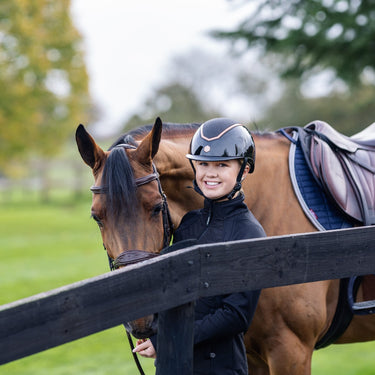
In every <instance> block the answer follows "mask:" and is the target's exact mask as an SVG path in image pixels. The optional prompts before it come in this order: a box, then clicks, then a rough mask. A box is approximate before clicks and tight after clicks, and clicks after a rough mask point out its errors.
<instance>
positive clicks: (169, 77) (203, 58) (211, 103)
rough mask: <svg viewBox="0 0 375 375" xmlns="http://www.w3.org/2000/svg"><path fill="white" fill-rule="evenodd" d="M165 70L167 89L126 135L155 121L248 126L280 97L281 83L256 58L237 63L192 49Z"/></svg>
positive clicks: (163, 87) (158, 91)
mask: <svg viewBox="0 0 375 375" xmlns="http://www.w3.org/2000/svg"><path fill="white" fill-rule="evenodd" d="M165 70H166V73H165V74H164V75H163V77H165V81H164V83H162V84H160V85H159V87H157V88H156V89H155V90H154V92H153V93H151V95H150V96H149V97H148V98H147V99H146V101H145V102H144V103H143V105H142V106H141V107H140V108H139V110H137V111H136V113H135V114H134V115H133V116H132V117H131V118H130V119H129V120H127V121H126V123H125V124H124V129H125V130H129V129H131V128H133V127H136V126H139V125H141V124H144V123H153V121H154V119H155V117H156V116H160V117H161V118H162V120H163V121H166V122H178V123H181V122H203V121H206V120H208V119H209V118H213V117H218V116H227V117H233V119H236V120H238V121H243V122H244V123H249V122H250V121H253V120H255V119H256V118H257V117H259V116H260V114H261V113H262V112H264V110H265V108H267V106H268V105H269V103H270V102H272V101H274V100H275V99H274V98H273V97H272V98H271V91H272V92H273V93H275V92H276V95H278V94H280V89H279V86H278V87H275V83H276V82H277V83H278V81H277V77H275V76H274V75H272V73H271V72H269V71H266V72H265V71H264V70H265V67H264V66H263V65H262V64H260V63H259V61H258V60H256V59H255V58H254V56H247V57H246V58H242V59H238V58H237V57H236V56H230V55H224V56H223V55H219V54H216V53H211V52H207V51H203V50H200V49H192V50H190V51H188V52H186V53H184V54H182V55H177V56H175V57H174V58H173V59H172V60H171V61H170V62H169V63H168V65H167V67H166V69H165ZM270 77H272V79H270ZM277 83H276V85H277ZM273 96H274V95H273Z"/></svg>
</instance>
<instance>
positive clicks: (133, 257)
mask: <svg viewBox="0 0 375 375" xmlns="http://www.w3.org/2000/svg"><path fill="white" fill-rule="evenodd" d="M116 147H124V148H136V147H135V146H132V145H129V144H120V145H118V146H116ZM152 170H153V173H150V174H149V175H147V176H143V177H139V178H136V179H135V181H134V183H135V186H136V187H139V186H142V185H145V184H148V183H150V182H151V181H155V180H156V181H157V183H158V189H159V193H160V196H161V199H162V209H161V212H162V215H163V231H164V233H163V248H166V247H167V246H168V245H169V242H170V240H171V237H172V233H173V222H172V218H171V214H170V212H169V209H168V203H167V197H166V195H165V194H164V192H163V189H162V186H161V183H160V179H159V173H158V171H157V169H156V167H155V164H154V163H152ZM90 190H91V191H92V193H93V194H105V193H106V190H107V188H106V187H105V186H95V185H94V186H92V187H91V188H90ZM104 248H105V247H104ZM107 255H108V260H109V267H110V269H111V271H114V270H116V269H118V268H120V267H125V266H127V265H130V264H135V263H138V262H141V261H144V260H147V259H151V258H154V257H156V256H158V255H159V253H150V252H148V251H145V250H125V251H123V252H122V253H121V254H120V255H119V256H118V257H117V258H115V259H112V258H111V257H110V256H109V254H108V252H107ZM126 335H127V337H128V341H129V344H130V348H131V350H132V354H133V358H134V361H135V363H136V365H137V368H138V371H139V373H140V374H141V375H145V373H144V371H143V369H142V366H141V364H140V362H139V359H138V357H137V355H136V353H133V349H134V344H133V340H132V338H131V336H130V333H129V332H128V331H127V330H126Z"/></svg>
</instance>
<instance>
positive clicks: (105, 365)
mask: <svg viewBox="0 0 375 375" xmlns="http://www.w3.org/2000/svg"><path fill="white" fill-rule="evenodd" d="M64 202H65V203H64ZM66 202H68V203H66ZM89 212H90V197H89V196H87V198H86V199H85V200H83V201H82V202H69V201H66V199H61V200H59V201H58V202H57V203H50V204H44V205H42V204H39V203H37V202H36V201H34V202H26V201H25V200H24V199H23V200H22V201H19V200H18V199H13V201H12V202H9V203H7V202H4V200H3V203H1V205H0V304H5V303H8V302H11V301H15V300H18V299H21V298H24V297H29V296H31V295H34V294H37V293H40V292H44V291H47V290H50V289H54V288H57V287H60V286H62V285H66V284H70V283H73V282H76V281H79V280H83V279H86V278H90V277H93V276H96V275H99V274H102V273H105V272H107V271H108V264H107V258H106V254H105V251H104V250H103V248H102V245H101V238H100V234H99V230H98V229H97V226H96V224H95V223H94V222H93V220H90V214H89ZM1 350H4V349H3V348H1ZM5 350H6V348H5ZM374 353H375V342H374V343H363V344H351V345H332V346H330V347H328V348H326V349H322V350H319V351H317V352H315V353H314V356H313V365H312V368H313V372H312V374H313V375H335V374H339V375H375V359H374V358H375V355H374ZM141 361H142V364H143V366H144V369H145V372H146V374H148V375H150V374H153V373H154V372H155V369H154V366H153V361H152V360H148V359H142V360H141ZM0 374H7V375H8V374H9V375H35V374H38V375H47V374H48V375H51V374H52V375H70V374H72V375H73V374H74V375H75V374H80V375H84V374H90V375H91V374H92V375H96V374H98V375H99V374H100V375H102V374H110V375H117V374H119V375H120V374H137V369H136V367H135V364H134V362H133V359H132V357H131V353H130V349H129V344H128V342H127V340H126V335H125V331H124V329H123V327H121V326H120V327H114V328H112V329H109V330H106V331H103V332H100V333H97V334H94V335H91V336H89V337H86V338H83V339H80V340H77V341H74V342H72V343H68V344H65V345H62V346H59V347H57V348H53V349H49V350H47V351H44V352H41V353H38V354H35V355H32V356H30V357H27V358H23V359H20V360H17V361H14V362H11V363H8V364H5V365H2V366H0ZM286 375H287V374H286Z"/></svg>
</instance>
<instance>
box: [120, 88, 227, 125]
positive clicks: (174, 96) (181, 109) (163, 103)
mask: <svg viewBox="0 0 375 375" xmlns="http://www.w3.org/2000/svg"><path fill="white" fill-rule="evenodd" d="M137 112H138V113H142V115H139V114H138V113H137V114H134V115H133V116H132V117H131V118H130V119H129V120H128V121H126V123H125V125H124V131H128V130H130V129H133V128H135V127H137V126H140V125H143V124H153V123H154V121H155V118H156V117H157V116H160V117H161V119H162V120H163V121H164V122H176V123H184V122H203V121H205V120H207V119H208V118H211V117H218V116H220V114H219V113H217V112H211V111H210V110H205V109H204V108H203V106H202V104H201V103H200V101H199V100H198V98H197V97H196V95H195V94H194V92H193V91H192V90H191V89H190V88H189V87H187V86H184V85H183V84H182V83H179V82H170V83H166V84H165V85H162V86H161V87H160V88H159V89H157V90H156V91H155V93H153V94H152V95H151V96H150V97H148V98H147V99H146V101H145V103H144V104H143V106H142V108H141V109H140V110H139V111H137Z"/></svg>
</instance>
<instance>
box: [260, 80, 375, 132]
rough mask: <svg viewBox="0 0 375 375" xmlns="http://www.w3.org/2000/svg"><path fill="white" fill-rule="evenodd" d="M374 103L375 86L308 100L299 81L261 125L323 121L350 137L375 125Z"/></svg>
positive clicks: (289, 86) (289, 85)
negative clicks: (301, 90)
mask: <svg viewBox="0 0 375 375" xmlns="http://www.w3.org/2000/svg"><path fill="white" fill-rule="evenodd" d="M374 100H375V86H372V85H361V86H359V87H357V88H355V89H352V90H351V91H350V92H347V93H345V94H343V93H341V94H339V93H332V94H330V95H328V96H326V97H318V98H307V97H305V96H303V95H301V93H300V90H299V83H298V81H288V83H287V86H286V89H285V92H284V94H283V95H282V97H281V99H280V100H279V101H278V102H276V103H275V104H274V105H272V106H271V107H270V108H269V110H268V111H267V112H266V115H265V117H264V118H263V119H262V120H260V121H259V125H260V127H261V128H268V129H279V128H281V127H284V126H304V125H306V124H308V123H309V122H311V121H314V120H322V121H325V122H328V123H329V124H330V125H332V126H333V127H334V128H335V129H336V130H338V131H339V132H341V133H344V134H346V135H348V136H350V135H353V134H355V133H357V132H359V131H361V130H363V129H364V128H365V127H367V126H368V125H370V124H371V123H373V122H374V119H375V106H374Z"/></svg>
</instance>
